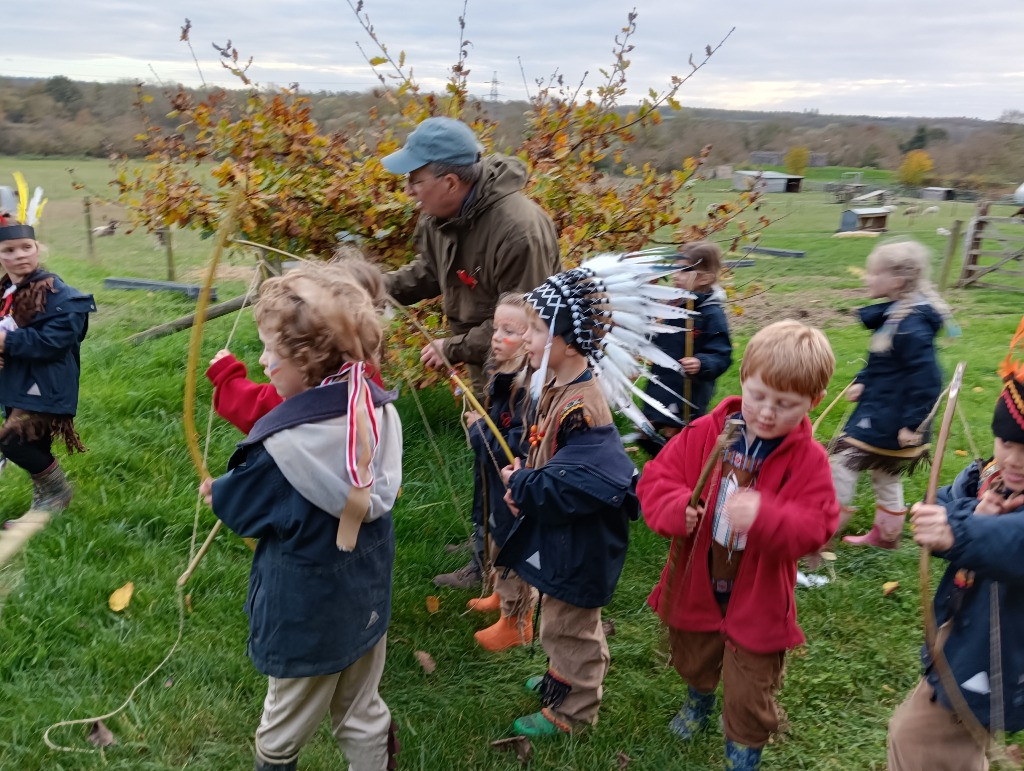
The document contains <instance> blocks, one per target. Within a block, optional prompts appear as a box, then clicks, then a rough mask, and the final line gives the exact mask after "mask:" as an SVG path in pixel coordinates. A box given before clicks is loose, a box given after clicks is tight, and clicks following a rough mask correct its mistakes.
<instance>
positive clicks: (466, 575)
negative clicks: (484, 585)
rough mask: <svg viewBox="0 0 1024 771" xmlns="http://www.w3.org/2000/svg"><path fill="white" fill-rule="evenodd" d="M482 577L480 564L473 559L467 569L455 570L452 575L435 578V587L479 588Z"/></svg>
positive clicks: (443, 574) (466, 566) (444, 574)
mask: <svg viewBox="0 0 1024 771" xmlns="http://www.w3.org/2000/svg"><path fill="white" fill-rule="evenodd" d="M481 576H482V574H481V570H480V563H478V562H477V561H476V560H475V559H471V560H470V561H469V562H468V563H467V564H466V565H465V567H461V568H459V569H458V570H453V571H452V572H451V573H442V574H441V575H439V576H434V586H450V587H452V588H454V589H474V588H479V586H480V582H481V580H482V577H481Z"/></svg>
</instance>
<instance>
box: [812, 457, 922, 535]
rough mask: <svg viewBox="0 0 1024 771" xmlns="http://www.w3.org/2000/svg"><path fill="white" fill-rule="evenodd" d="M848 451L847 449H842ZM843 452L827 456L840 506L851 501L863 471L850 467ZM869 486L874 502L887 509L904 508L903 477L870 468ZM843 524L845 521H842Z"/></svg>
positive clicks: (897, 509)
mask: <svg viewBox="0 0 1024 771" xmlns="http://www.w3.org/2000/svg"><path fill="white" fill-rule="evenodd" d="M844 452H849V450H847V451H844ZM844 452H840V453H837V454H836V455H833V456H832V457H831V458H829V463H830V464H831V466H832V482H833V484H835V486H836V497H837V498H838V499H839V503H840V505H842V506H849V505H850V504H851V503H853V497H854V495H856V493H857V479H858V478H859V477H860V475H861V474H862V473H864V472H861V471H857V470H856V469H851V468H850V467H849V466H847V465H846V464H845V463H844V462H843V461H844ZM870 474H871V487H872V488H873V489H874V492H875V504H876V505H877V506H881V507H882V508H884V509H888V510H889V511H901V510H903V509H905V508H906V505H905V504H904V503H903V477H902V476H900V475H899V474H890V473H889V472H887V471H883V470H882V469H877V468H875V469H871V470H870ZM842 524H845V523H842Z"/></svg>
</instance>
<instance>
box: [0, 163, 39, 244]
mask: <svg viewBox="0 0 1024 771" xmlns="http://www.w3.org/2000/svg"><path fill="white" fill-rule="evenodd" d="M14 182H15V184H16V185H17V186H18V192H17V194H15V192H14V191H13V190H11V188H9V187H0V241H10V240H12V239H15V238H35V237H36V231H35V224H36V223H37V222H39V217H40V216H41V215H42V213H43V207H44V206H45V205H46V199H45V198H43V189H42V188H41V187H37V188H36V189H35V193H34V194H33V195H32V197H31V199H30V198H29V195H28V183H27V182H26V181H25V177H24V175H23V174H22V173H21V172H20V171H16V172H14Z"/></svg>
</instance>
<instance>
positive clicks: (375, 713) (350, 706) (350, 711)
mask: <svg viewBox="0 0 1024 771" xmlns="http://www.w3.org/2000/svg"><path fill="white" fill-rule="evenodd" d="M386 642H387V635H385V636H384V637H382V638H381V639H380V642H378V643H377V644H376V645H375V646H373V648H371V649H370V651H369V652H368V653H366V654H365V655H364V656H363V657H362V658H360V659H359V660H358V661H356V662H355V663H354V664H352V665H351V666H349V667H348V668H347V669H345V670H343V671H341V672H337V673H335V674H333V675H320V676H317V677H297V678H280V677H271V678H269V682H268V685H267V698H266V701H264V703H263V717H262V718H261V719H260V727H259V728H258V729H256V755H257V756H258V757H259V758H260V760H262V761H264V762H266V763H278V764H283V763H288V762H291V761H293V760H295V759H296V758H297V757H298V755H299V750H300V749H302V747H303V745H305V744H306V743H307V742H308V741H309V740H310V739H311V738H312V737H313V734H315V733H316V730H317V728H319V727H320V723H321V721H322V720H323V718H324V715H325V714H327V713H328V712H329V713H330V715H331V732H332V733H333V734H334V738H335V739H336V740H337V742H338V746H339V747H341V751H342V752H343V753H344V754H345V757H346V758H347V759H348V762H349V768H351V769H352V771H381V770H382V769H385V768H387V764H388V727H389V726H390V724H391V712H390V711H389V710H388V706H387V704H385V703H384V701H383V700H382V699H381V698H380V694H379V693H378V692H377V686H378V685H379V684H380V678H381V674H382V673H383V672H384V658H385V652H386V648H387V646H386Z"/></svg>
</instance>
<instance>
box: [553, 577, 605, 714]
mask: <svg viewBox="0 0 1024 771" xmlns="http://www.w3.org/2000/svg"><path fill="white" fill-rule="evenodd" d="M540 602H541V607H540V642H541V645H542V646H543V647H544V652H545V653H546V654H547V656H548V667H549V669H550V670H551V671H552V673H553V674H554V675H556V676H557V677H558V679H559V680H561V681H563V682H566V683H569V685H570V686H572V687H571V689H570V691H569V693H568V694H567V695H566V697H565V699H564V700H563V701H562V703H561V704H560V705H559V706H558V707H555V708H552V709H551V710H550V711H551V712H552V714H553V715H554V716H555V717H556V718H558V719H559V720H561V721H563V722H565V723H569V724H570V725H572V723H574V722H575V723H590V724H591V725H593V724H594V723H596V722H597V710H598V708H599V707H600V706H601V693H602V683H604V677H605V675H606V674H608V665H609V664H611V655H610V654H609V653H608V641H607V640H606V639H605V636H604V627H602V626H601V609H600V608H578V607H576V606H575V605H570V604H568V603H566V602H562V601H561V600H556V599H555V598H554V597H549V596H548V595H544V597H543V598H542V599H541V601H540Z"/></svg>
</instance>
